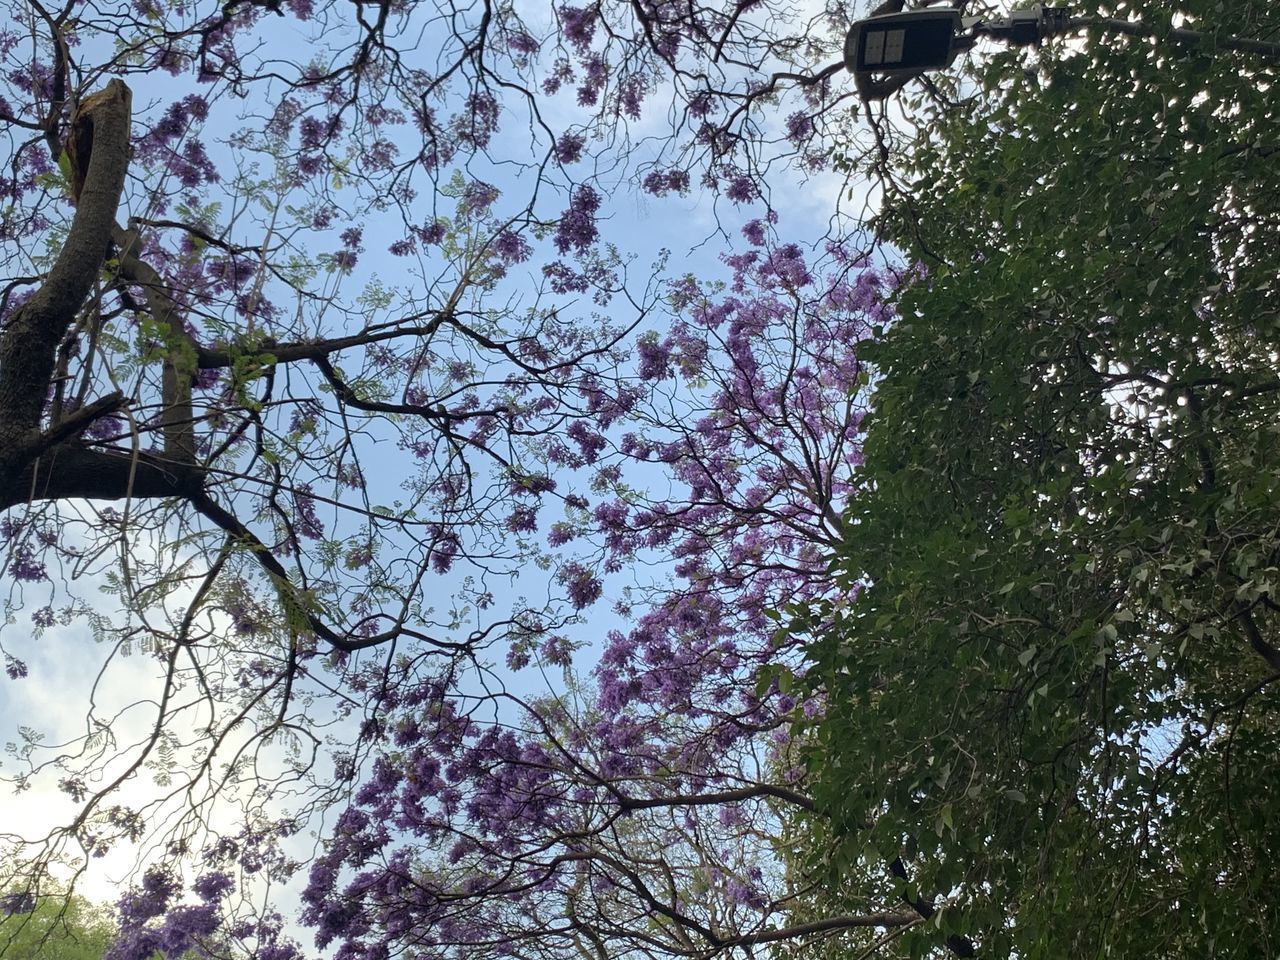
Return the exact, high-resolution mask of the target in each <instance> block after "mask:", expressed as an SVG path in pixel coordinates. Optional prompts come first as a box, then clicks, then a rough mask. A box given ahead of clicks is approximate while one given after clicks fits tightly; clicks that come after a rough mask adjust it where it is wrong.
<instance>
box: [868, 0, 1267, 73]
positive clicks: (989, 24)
mask: <svg viewBox="0 0 1280 960" xmlns="http://www.w3.org/2000/svg"><path fill="white" fill-rule="evenodd" d="M1086 27H1100V28H1102V29H1103V30H1107V31H1110V32H1112V33H1123V34H1128V35H1129V36H1134V37H1155V38H1166V39H1169V40H1176V41H1182V42H1186V43H1193V44H1198V45H1201V44H1202V45H1207V46H1209V47H1218V48H1221V49H1223V50H1236V51H1241V52H1245V53H1255V54H1262V55H1263V56H1269V57H1280V43H1276V42H1274V41H1270V40H1252V39H1248V38H1246V37H1233V36H1222V35H1214V34H1207V33H1202V32H1200V31H1198V30H1186V29H1183V28H1181V27H1174V28H1172V29H1169V30H1164V31H1158V30H1156V29H1155V28H1153V27H1150V26H1147V25H1146V24H1144V23H1139V22H1136V21H1133V20H1113V19H1110V18H1106V17H1073V16H1071V8H1070V7H1067V6H1057V7H1047V6H1045V5H1044V4H1039V3H1038V4H1036V5H1035V6H1033V7H1028V8H1027V9H1025V10H1015V11H1013V12H1011V13H1010V14H1009V16H1007V17H1005V18H1003V19H1000V20H982V19H980V18H978V17H962V16H961V15H960V11H959V10H956V9H954V8H951V7H942V8H933V9H925V10H907V11H903V12H902V13H882V14H879V15H877V16H874V17H867V18H866V19H865V20H859V21H858V22H857V23H855V24H854V25H853V26H852V27H851V28H850V30H849V33H848V34H847V35H846V37H845V42H844V65H845V66H846V67H847V68H848V69H849V70H850V71H852V72H853V73H854V74H855V75H859V76H867V75H870V74H875V75H878V76H884V77H889V78H895V77H896V78H899V79H900V80H901V81H903V82H905V81H906V80H907V79H909V78H911V77H914V76H919V75H920V74H922V73H927V72H929V71H932V70H944V69H946V68H947V67H949V66H950V65H951V61H952V60H954V59H955V57H956V54H958V53H959V52H960V51H961V50H968V49H969V48H970V47H972V46H973V45H974V43H976V42H977V39H978V37H990V38H992V39H995V40H1001V41H1003V42H1005V43H1008V44H1011V45H1013V46H1033V45H1035V44H1038V43H1040V42H1041V41H1042V40H1046V39H1048V38H1049V37H1052V36H1056V35H1057V34H1060V33H1066V32H1069V31H1075V30H1083V29H1085V28H1086ZM894 86H895V89H896V87H897V86H898V84H895V85H894Z"/></svg>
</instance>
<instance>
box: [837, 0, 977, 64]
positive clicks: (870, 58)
mask: <svg viewBox="0 0 1280 960" xmlns="http://www.w3.org/2000/svg"><path fill="white" fill-rule="evenodd" d="M961 26H962V21H961V19H960V11H959V10H952V9H941V10H909V11H907V12H906V13H888V14H881V15H880V16H878V17H868V18H867V19H866V20H860V21H858V22H857V23H855V24H854V25H853V29H852V30H850V31H849V34H848V36H846V37H845V40H844V63H845V66H846V67H848V68H849V69H850V70H852V71H853V72H854V73H880V74H884V75H886V76H891V77H892V76H904V75H914V74H917V73H923V72H925V71H926V70H942V69H945V68H946V67H948V66H950V65H951V61H952V60H953V59H955V55H956V53H957V52H958V51H959V47H958V46H957V45H956V42H955V41H956V39H957V38H958V36H959V33H960V29H961Z"/></svg>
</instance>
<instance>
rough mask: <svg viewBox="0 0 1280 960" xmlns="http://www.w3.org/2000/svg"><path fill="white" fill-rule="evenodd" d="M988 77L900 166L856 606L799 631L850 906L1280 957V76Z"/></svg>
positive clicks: (934, 112)
mask: <svg viewBox="0 0 1280 960" xmlns="http://www.w3.org/2000/svg"><path fill="white" fill-rule="evenodd" d="M1086 7H1088V5H1086ZM1175 7H1176V15H1177V16H1178V17H1180V18H1181V22H1182V24H1183V25H1186V26H1190V27H1193V28H1195V29H1199V30H1205V31H1208V32H1209V33H1210V34H1213V33H1214V32H1215V31H1221V32H1224V33H1230V34H1236V35H1240V36H1246V37H1254V38H1263V39H1265V38H1272V39H1274V38H1275V36H1276V35H1277V32H1278V31H1280V21H1278V20H1277V19H1276V13H1275V10H1274V7H1273V6H1272V5H1270V4H1266V3H1259V2H1248V0H1241V2H1234V3H1226V4H1223V3H1211V2H1181V3H1178V4H1176V5H1175ZM1085 12H1088V9H1086V11H1085ZM1098 12H1101V13H1109V14H1110V15H1113V16H1118V17H1122V18H1125V17H1133V18H1141V19H1142V20H1144V21H1146V22H1148V23H1151V24H1155V25H1160V24H1164V25H1166V26H1167V25H1168V24H1169V23H1170V17H1171V15H1173V14H1174V13H1175V9H1171V7H1170V6H1169V5H1167V4H1158V3H1146V2H1124V3H1120V4H1117V5H1114V6H1110V7H1108V8H1107V9H1106V10H1099V11H1098ZM971 62H972V63H973V64H974V68H973V70H972V72H971V73H970V74H969V75H968V78H967V80H966V82H965V83H962V84H960V85H958V86H957V87H955V88H953V89H951V90H950V91H946V90H942V91H940V92H941V93H943V94H945V95H946V96H949V97H952V98H954V99H955V100H956V101H957V102H958V104H959V107H958V108H952V107H951V106H947V105H945V104H944V105H943V106H939V103H940V102H941V101H939V100H937V99H929V100H926V99H923V98H921V97H915V98H914V99H910V100H908V101H907V102H906V103H905V104H904V105H903V109H904V111H905V112H906V114H907V115H908V116H911V117H912V118H913V120H914V123H915V125H916V128H917V129H915V130H913V131H912V132H911V135H912V136H913V137H915V138H916V139H915V148H914V149H913V150H912V151H911V152H910V153H909V155H908V156H907V158H906V159H905V160H899V159H896V156H897V155H894V154H889V155H887V156H888V159H887V160H886V161H885V162H884V164H883V165H882V167H881V170H882V171H883V172H884V173H885V174H886V176H887V178H888V184H887V189H886V198H887V201H886V210H885V217H884V228H885V230H886V232H887V234H888V235H889V236H891V237H892V238H893V240H894V241H895V242H896V243H898V244H900V245H901V246H902V248H903V249H904V250H906V251H907V252H908V255H909V256H910V258H912V260H913V261H914V262H916V263H918V264H919V272H918V274H917V275H916V277H915V279H914V280H913V282H911V283H909V284H906V285H904V286H903V287H902V288H901V289H900V291H899V294H898V297H897V301H896V305H897V309H898V314H899V319H898V321H897V322H896V323H894V324H892V325H890V326H889V327H888V328H887V330H885V331H884V336H883V338H882V339H881V340H879V341H878V342H876V343H874V344H869V345H867V346H866V348H865V350H864V356H865V357H866V358H868V359H871V360H872V361H873V362H874V364H875V365H876V367H877V369H878V378H879V379H878V385H877V388H876V393H875V399H874V404H873V407H874V409H873V411H872V413H871V415H870V416H869V418H868V432H867V435H866V446H865V455H866V466H865V469H864V470H863V471H862V472H861V484H860V493H859V494H858V496H857V497H856V498H855V500H854V502H853V505H852V507H851V509H850V512H849V513H848V514H847V516H846V525H847V530H848V536H847V538H846V541H845V545H844V547H843V548H842V550H841V552H840V555H839V558H838V560H837V562H836V567H835V570H836V574H837V576H838V577H839V578H840V579H841V581H842V583H843V585H844V587H845V588H846V589H847V590H848V591H849V592H850V593H851V594H854V595H856V599H855V600H854V601H853V602H852V603H851V604H848V605H841V604H833V603H827V604H825V605H822V606H819V607H816V608H813V609H812V610H811V611H810V613H809V614H807V615H806V616H804V617H801V618H800V620H799V621H798V623H797V627H796V629H798V630H801V631H812V642H811V645H810V647H809V653H810V656H811V657H812V659H813V671H812V673H811V674H810V676H811V678H812V680H813V681H814V683H815V685H816V686H818V687H820V688H822V689H824V690H825V692H826V695H827V696H828V697H829V704H828V709H827V712H826V714H825V717H824V718H823V719H822V721H821V722H820V723H818V724H817V725H815V726H813V727H812V728H811V729H810V731H809V736H810V737H811V741H810V742H811V750H812V753H811V770H812V772H813V773H814V775H815V776H816V777H817V778H818V780H819V783H820V786H819V787H818V790H817V797H818V800H819V803H820V804H824V805H826V807H827V808H828V809H829V810H830V811H832V814H833V817H834V822H835V823H836V824H837V827H836V828H835V829H836V830H837V832H838V833H839V834H840V837H839V840H838V846H839V853H838V854H837V855H836V856H835V857H834V858H832V859H830V860H828V861H827V862H828V866H829V869H830V871H831V876H832V877H833V878H839V884H840V886H836V883H835V881H834V880H833V886H832V890H833V891H834V890H838V889H847V887H848V883H849V881H848V877H849V876H850V875H866V871H867V869H868V866H867V865H870V868H871V869H872V874H871V875H872V876H873V877H874V876H877V875H879V876H884V877H887V878H888V881H889V882H894V881H896V883H897V885H898V887H899V889H901V890H902V891H903V895H904V896H906V897H908V898H911V897H925V896H927V897H931V898H936V902H937V905H938V906H939V907H940V908H941V907H945V909H940V911H939V912H938V913H937V914H936V915H935V917H934V923H933V924H931V926H932V927H936V928H937V929H935V930H931V931H927V932H925V931H919V930H917V931H913V932H912V933H910V934H909V935H908V936H907V938H906V939H905V940H904V941H903V942H904V943H908V944H909V945H910V947H911V952H912V954H913V955H919V954H920V953H921V952H925V951H927V950H930V949H935V948H937V947H938V945H939V944H940V943H942V942H943V940H942V938H943V936H944V935H946V934H949V933H950V934H962V935H963V936H965V937H968V938H970V939H971V940H972V941H973V942H974V943H975V944H976V945H977V947H978V949H979V951H980V953H981V954H982V955H984V956H991V957H1005V956H1018V957H1021V958H1036V957H1085V956H1118V957H1187V958H1193V957H1195V958H1199V957H1210V956H1214V957H1228V956H1229V957H1241V958H1244V957H1259V956H1269V955H1272V954H1274V953H1275V951H1276V949H1277V944H1276V937H1277V933H1278V932H1280V912H1278V907H1277V904H1276V900H1275V897H1274V893H1273V892H1274V891H1275V890H1276V889H1278V888H1280V875H1278V874H1277V863H1278V862H1280V818H1277V817H1276V815H1275V809H1274V806H1275V798H1276V797H1277V796H1280V767H1278V766H1277V764H1276V758H1275V749H1274V745H1275V742H1276V733H1277V729H1278V728H1280V723H1278V717H1277V709H1278V708H1280V699H1278V696H1280V694H1278V693H1277V685H1276V681H1277V680H1278V679H1280V596H1278V595H1277V591H1278V590H1280V443H1277V440H1278V437H1277V432H1278V431H1280V379H1277V365H1276V360H1277V356H1278V355H1280V354H1278V349H1280V281H1278V280H1277V267H1278V266H1280V163H1277V160H1280V117H1278V116H1277V111H1278V109H1280V108H1278V106H1277V103H1278V101H1277V98H1276V89H1277V88H1276V81H1277V72H1278V71H1280V63H1277V61H1276V60H1275V58H1265V57H1261V56H1253V55H1247V54H1236V53H1226V52H1222V51H1216V50H1214V49H1213V44H1212V42H1211V41H1210V42H1209V43H1208V44H1206V45H1204V46H1202V47H1190V46H1187V45H1179V44H1173V43H1166V42H1160V41H1158V40H1144V39H1136V38H1131V37H1124V36H1117V35H1107V34H1102V33H1093V34H1091V35H1089V36H1088V37H1087V39H1084V40H1072V41H1066V40H1059V41H1055V42H1054V43H1052V44H1051V45H1048V46H1046V47H1045V48H1044V49H1042V50H1041V51H1039V52H1029V53H1022V52H1002V53H998V54H996V55H993V56H990V57H989V58H984V59H974V60H973V61H971ZM884 130H885V131H886V132H885V133H884V136H885V137H886V138H891V137H892V135H893V134H892V132H891V131H890V130H889V127H888V125H887V121H886V124H885V126H884ZM829 829H831V828H829V827H824V828H823V830H829ZM820 832H821V831H820ZM824 835H825V834H824ZM886 863H892V864H894V867H895V869H893V870H887V869H885V868H884V864H886ZM953 944H954V941H953Z"/></svg>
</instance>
